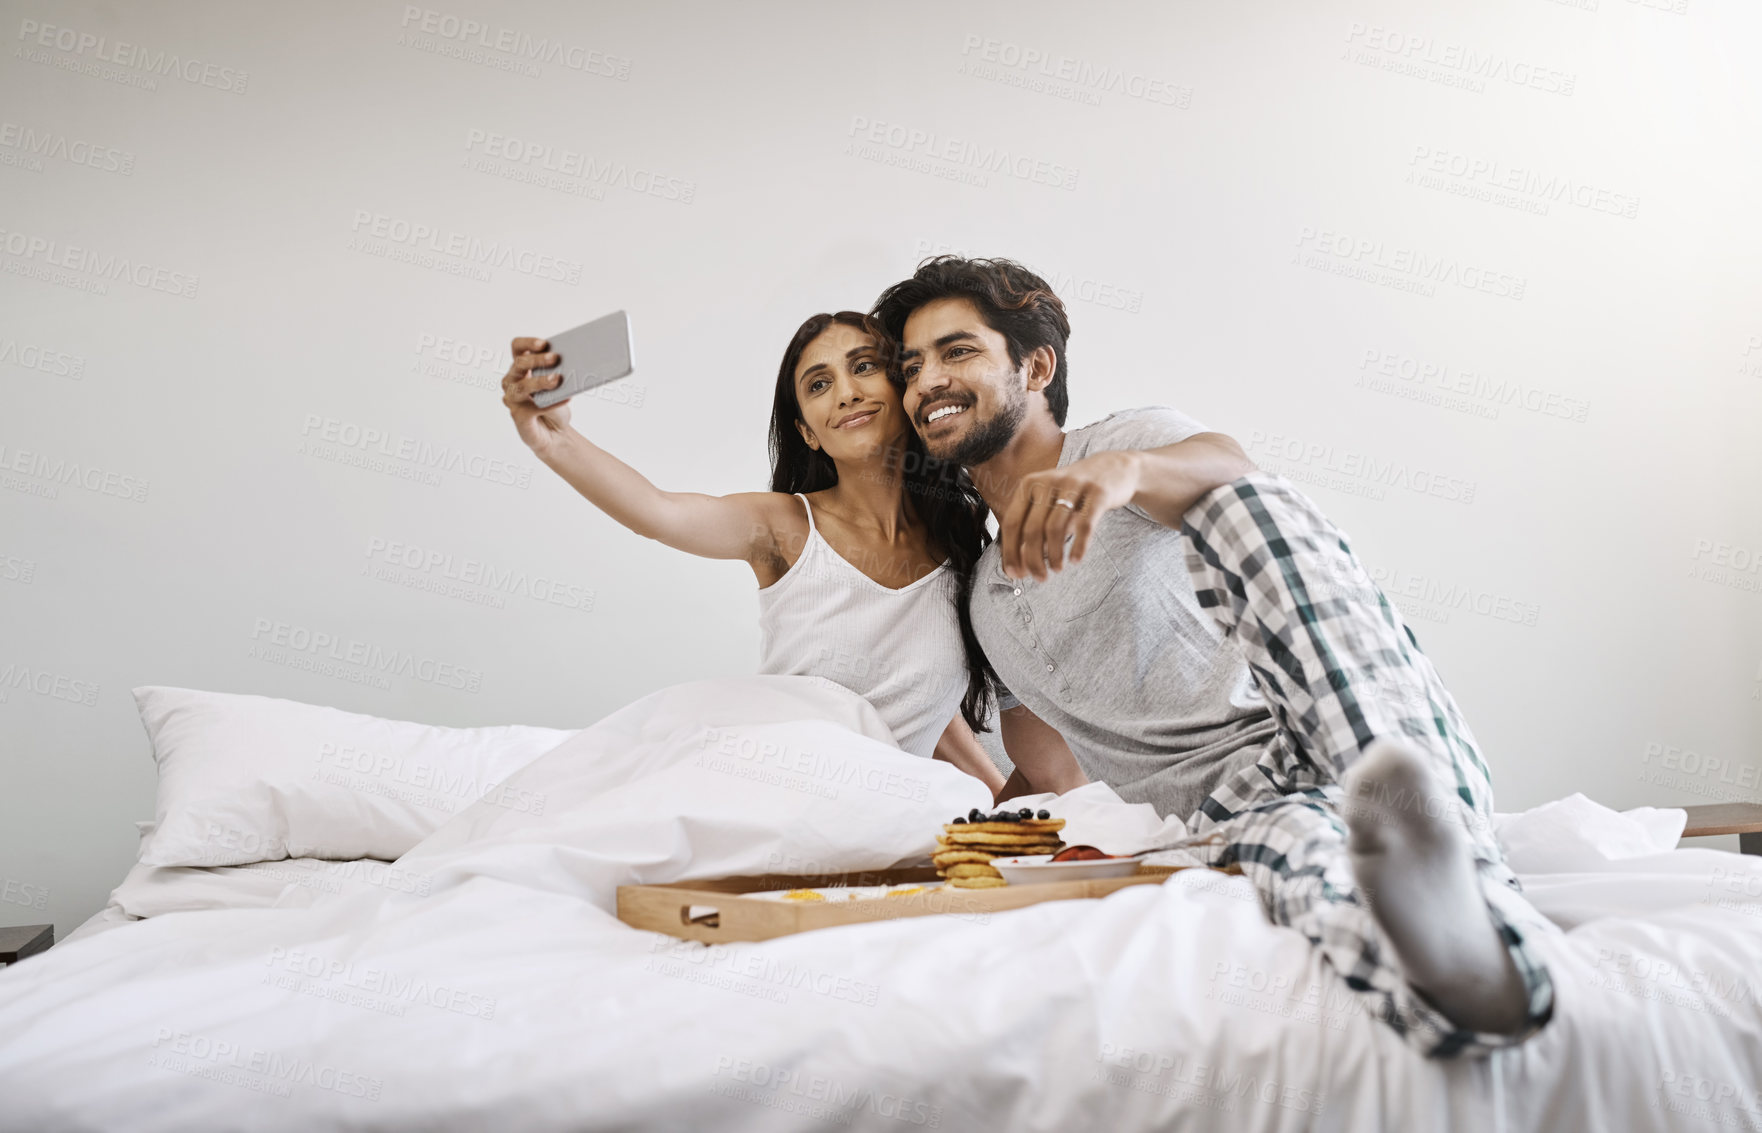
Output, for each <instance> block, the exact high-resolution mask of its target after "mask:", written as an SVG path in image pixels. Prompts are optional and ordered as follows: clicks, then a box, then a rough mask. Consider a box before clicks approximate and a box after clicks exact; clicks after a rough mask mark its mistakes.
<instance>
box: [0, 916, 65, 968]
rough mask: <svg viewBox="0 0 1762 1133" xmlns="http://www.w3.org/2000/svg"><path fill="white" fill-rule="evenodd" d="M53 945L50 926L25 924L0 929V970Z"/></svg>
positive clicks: (52, 929)
mask: <svg viewBox="0 0 1762 1133" xmlns="http://www.w3.org/2000/svg"><path fill="white" fill-rule="evenodd" d="M54 943H55V926H54V925H52V924H26V925H17V926H15V927H11V928H0V968H4V967H6V966H7V965H8V964H16V963H18V962H19V961H20V960H23V959H24V958H25V957H27V956H34V955H36V954H37V953H39V952H41V951H43V950H44V949H46V948H48V947H49V946H50V945H51V944H54Z"/></svg>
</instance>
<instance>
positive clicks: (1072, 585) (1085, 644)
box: [970, 405, 1276, 818]
mask: <svg viewBox="0 0 1762 1133" xmlns="http://www.w3.org/2000/svg"><path fill="white" fill-rule="evenodd" d="M1206 431H1207V430H1206V428H1205V426H1204V425H1201V424H1200V423H1199V422H1198V421H1195V420H1193V419H1192V418H1191V417H1188V416H1186V415H1185V414H1183V413H1179V412H1177V411H1176V410H1174V409H1170V408H1168V407H1167V406H1161V405H1157V406H1147V407H1144V408H1140V409H1126V410H1121V411H1120V412H1118V413H1112V414H1109V415H1108V416H1106V417H1104V418H1102V419H1101V420H1100V421H1097V422H1095V423H1094V424H1092V425H1086V426H1084V427H1083V428H1081V429H1073V430H1071V431H1070V432H1068V433H1066V434H1065V441H1064V450H1063V452H1061V453H1060V454H1059V459H1058V464H1059V467H1060V468H1063V467H1064V466H1065V465H1067V464H1070V463H1072V462H1073V461H1077V460H1081V459H1082V458H1083V457H1085V456H1088V455H1090V454H1091V453H1096V452H1105V451H1109V450H1116V449H1146V448H1160V447H1161V446H1163V445H1172V444H1174V443H1176V442H1177V441H1183V440H1186V439H1187V438H1188V437H1190V436H1192V435H1193V434H1195V433H1203V432H1206ZM973 580H974V581H973V597H972V603H971V607H970V608H971V611H972V616H973V630H974V632H975V633H976V634H977V636H978V638H979V644H980V646H981V647H983V648H984V650H985V655H986V656H987V657H988V658H989V659H990V661H991V664H992V667H993V668H995V669H996V670H997V675H998V676H999V677H1000V678H1002V680H1003V683H1004V684H1005V685H1007V686H1008V689H1009V694H1006V695H1005V696H1004V697H1003V700H1002V706H1003V707H1005V708H1008V707H1013V706H1014V705H1015V704H1016V703H1017V702H1018V701H1019V702H1020V703H1022V704H1026V705H1027V706H1028V708H1029V709H1030V710H1032V711H1033V712H1034V713H1035V714H1036V715H1037V716H1039V717H1040V718H1041V719H1042V720H1045V721H1046V722H1047V723H1048V724H1050V725H1052V726H1053V727H1054V728H1056V729H1058V731H1059V732H1060V733H1061V734H1062V735H1063V736H1064V738H1065V740H1066V742H1068V743H1069V744H1070V745H1071V751H1072V752H1073V753H1074V754H1075V755H1076V757H1077V762H1078V763H1079V764H1080V765H1081V766H1082V768H1083V771H1084V772H1085V773H1086V774H1087V775H1088V776H1089V777H1090V778H1091V779H1100V780H1102V781H1103V782H1105V783H1107V784H1108V785H1109V786H1111V787H1112V788H1113V789H1114V790H1115V791H1117V792H1118V793H1119V795H1120V797H1121V798H1123V799H1125V800H1126V801H1127V802H1144V803H1149V804H1151V805H1152V806H1154V807H1155V808H1156V812H1157V813H1158V814H1159V815H1169V814H1174V815H1177V816H1179V817H1181V818H1187V817H1189V816H1191V815H1192V814H1193V813H1194V812H1195V811H1196V810H1198V809H1199V804H1200V803H1201V802H1202V801H1204V799H1205V796H1206V795H1208V794H1210V793H1211V792H1212V790H1213V789H1214V788H1216V787H1217V785H1218V784H1219V783H1221V782H1222V781H1223V780H1224V779H1226V778H1228V777H1229V776H1230V775H1231V774H1232V773H1234V772H1235V771H1236V770H1237V769H1238V768H1240V767H1242V766H1245V765H1247V764H1250V763H1253V762H1254V761H1255V759H1257V758H1258V757H1259V755H1260V749H1261V747H1262V746H1263V745H1264V744H1265V743H1266V741H1267V740H1268V739H1270V738H1271V737H1272V735H1273V734H1274V731H1275V730H1276V725H1275V723H1274V721H1273V717H1272V714H1271V712H1270V711H1269V710H1268V708H1267V704H1266V700H1265V698H1263V697H1262V696H1261V694H1260V689H1259V688H1258V686H1256V684H1255V683H1254V677H1253V674H1251V673H1250V672H1249V671H1248V664H1247V662H1246V661H1245V660H1244V659H1243V656H1242V651H1241V648H1240V647H1239V645H1238V643H1237V641H1236V639H1235V638H1234V637H1225V636H1224V635H1223V631H1222V630H1221V629H1220V628H1219V627H1218V624H1217V622H1216V621H1215V620H1214V619H1213V617H1212V615H1211V614H1210V612H1209V611H1206V610H1203V609H1201V608H1200V607H1199V599H1198V598H1197V596H1195V594H1194V592H1193V578H1192V575H1190V574H1189V573H1188V571H1187V563H1186V554H1185V545H1184V544H1183V542H1182V536H1181V533H1180V532H1179V531H1176V530H1173V529H1171V528H1168V527H1164V526H1163V525H1162V524H1160V523H1158V522H1157V521H1156V520H1154V519H1152V518H1151V517H1150V515H1149V514H1148V513H1147V512H1145V510H1144V509H1143V508H1141V507H1139V506H1137V505H1136V504H1128V505H1126V506H1125V507H1122V508H1116V509H1115V510H1113V511H1110V512H1108V513H1107V514H1106V515H1104V516H1102V517H1101V519H1100V520H1099V521H1098V522H1097V523H1096V526H1095V531H1094V533H1093V534H1092V536H1091V538H1090V542H1089V550H1088V552H1087V553H1086V554H1085V555H1084V556H1083V561H1082V562H1080V563H1074V564H1073V563H1071V562H1069V561H1068V560H1067V561H1066V564H1065V567H1064V569H1063V570H1060V571H1058V572H1056V573H1053V574H1051V575H1049V576H1048V577H1047V579H1046V581H1045V582H1036V581H1035V580H1034V579H1033V578H1032V577H1027V578H1022V579H1011V578H1009V577H1007V576H1006V575H1005V574H1004V573H1003V565H1002V557H1001V555H1000V554H999V552H998V549H997V545H996V544H995V543H994V544H992V545H991V546H990V547H988V548H986V550H985V553H984V554H983V555H982V556H981V557H980V559H979V562H978V565H977V566H976V567H975V569H974V574H973Z"/></svg>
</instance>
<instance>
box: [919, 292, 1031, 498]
mask: <svg viewBox="0 0 1762 1133" xmlns="http://www.w3.org/2000/svg"><path fill="white" fill-rule="evenodd" d="M901 338H902V339H903V343H902V348H903V349H902V353H901V355H900V371H901V373H902V374H903V376H904V378H905V393H904V396H903V398H902V401H903V403H904V406H905V412H906V417H907V418H908V419H909V420H910V421H911V423H912V426H913V427H914V428H916V429H917V430H918V435H919V436H921V437H923V439H924V448H925V449H926V450H927V451H928V452H929V453H930V455H931V456H933V457H935V458H936V459H938V460H948V461H954V462H955V463H957V464H961V465H965V466H966V467H969V468H970V467H972V466H973V465H976V464H983V463H985V462H986V461H987V460H990V459H991V458H992V457H994V456H996V455H997V454H998V453H1000V452H1002V451H1003V450H1004V449H1005V448H1006V447H1007V446H1008V445H1009V443H1010V441H1011V440H1012V439H1014V437H1015V435H1016V430H1017V429H1018V428H1020V427H1021V424H1022V421H1023V419H1024V418H1026V417H1027V415H1028V388H1027V379H1026V377H1025V376H1024V375H1025V371H1026V363H1027V361H1028V360H1027V359H1023V362H1024V365H1023V366H1020V367H1018V366H1012V365H1010V360H1009V345H1008V344H1007V343H1006V342H1004V339H1003V335H1001V334H999V333H998V332H996V331H994V330H992V329H991V328H990V327H989V326H987V325H985V320H984V319H983V318H982V317H981V316H980V314H979V309H978V308H977V307H976V306H974V305H973V301H972V300H971V299H966V298H958V299H937V300H935V301H933V302H930V303H926V304H924V305H923V306H922V307H919V308H918V309H917V310H916V311H913V312H912V314H911V316H910V317H909V318H907V319H906V321H905V332H904V334H903V335H901Z"/></svg>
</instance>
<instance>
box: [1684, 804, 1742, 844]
mask: <svg viewBox="0 0 1762 1133" xmlns="http://www.w3.org/2000/svg"><path fill="white" fill-rule="evenodd" d="M1682 809H1684V810H1686V811H1688V812H1689V824H1688V826H1686V827H1685V828H1684V829H1683V832H1682V836H1683V837H1684V838H1699V837H1701V836H1702V835H1704V834H1736V835H1737V836H1738V852H1739V853H1740V854H1762V803H1715V804H1712V805H1709V806H1685V807H1683V808H1682Z"/></svg>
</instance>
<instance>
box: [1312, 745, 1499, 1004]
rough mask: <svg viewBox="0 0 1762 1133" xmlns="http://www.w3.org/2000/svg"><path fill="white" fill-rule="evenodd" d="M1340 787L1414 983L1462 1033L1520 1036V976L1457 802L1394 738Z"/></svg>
mask: <svg viewBox="0 0 1762 1133" xmlns="http://www.w3.org/2000/svg"><path fill="white" fill-rule="evenodd" d="M1341 786H1342V787H1344V788H1345V791H1346V800H1345V803H1344V807H1343V809H1344V811H1345V819H1346V827H1347V829H1348V830H1349V831H1350V833H1351V836H1350V838H1349V839H1348V840H1347V849H1348V850H1349V851H1350V852H1351V854H1352V868H1353V872H1354V874H1355V875H1356V876H1357V878H1358V884H1359V886H1360V888H1361V889H1362V891H1363V893H1362V895H1363V897H1364V898H1365V901H1366V903H1367V904H1369V905H1370V910H1371V914H1372V915H1373V916H1375V917H1376V920H1377V923H1378V924H1379V925H1381V926H1382V928H1383V933H1384V934H1385V935H1386V936H1387V937H1388V938H1389V943H1390V944H1392V945H1394V947H1395V954H1396V955H1397V956H1398V957H1400V960H1401V968H1402V970H1403V972H1405V973H1406V975H1407V980H1408V982H1409V983H1410V984H1412V985H1413V986H1414V987H1415V988H1417V989H1418V990H1420V991H1421V992H1423V993H1424V994H1425V997H1426V998H1427V999H1429V1000H1430V1001H1431V1002H1432V1003H1433V1004H1435V1005H1436V1006H1437V1008H1438V1010H1440V1011H1442V1012H1443V1013H1444V1015H1445V1016H1446V1017H1447V1018H1449V1019H1450V1021H1451V1022H1453V1023H1455V1024H1456V1025H1457V1026H1459V1027H1463V1028H1466V1029H1468V1030H1471V1031H1482V1032H1487V1033H1491V1034H1501V1035H1509V1034H1515V1033H1517V1032H1518V1031H1520V1030H1522V1029H1523V1026H1524V1023H1525V1021H1526V1019H1527V1018H1528V1015H1529V1009H1528V999H1527V996H1526V995H1525V992H1524V986H1523V979H1522V977H1520V976H1519V975H1518V972H1517V969H1516V967H1515V966H1513V964H1512V963H1511V957H1510V956H1509V955H1508V954H1507V952H1506V950H1505V945H1504V942H1503V941H1502V940H1501V939H1500V937H1499V931H1498V929H1497V928H1495V927H1494V925H1493V921H1492V918H1491V916H1490V915H1489V914H1488V911H1487V902H1486V898H1485V897H1484V896H1482V894H1481V889H1480V884H1479V881H1478V880H1477V878H1476V876H1475V867H1474V858H1473V855H1472V853H1471V851H1470V846H1469V841H1468V837H1467V835H1466V834H1465V833H1464V832H1463V830H1462V826H1461V820H1460V818H1459V817H1458V813H1457V808H1456V805H1455V796H1454V795H1453V794H1448V793H1446V792H1444V790H1443V789H1442V788H1441V787H1440V786H1439V785H1438V784H1437V783H1436V782H1435V781H1434V779H1433V776H1432V774H1431V771H1430V769H1429V768H1428V767H1427V766H1426V762H1425V759H1424V757H1423V756H1421V755H1420V754H1418V753H1417V752H1415V751H1414V750H1413V749H1412V748H1410V747H1408V746H1407V745H1406V744H1404V743H1401V742H1399V741H1396V740H1390V739H1378V740H1373V741H1372V742H1371V744H1370V745H1369V746H1368V747H1366V748H1365V750H1364V754H1363V755H1362V756H1360V757H1359V759H1358V761H1357V762H1355V763H1354V764H1353V765H1352V766H1351V768H1349V769H1348V771H1347V773H1346V776H1345V778H1344V779H1343V780H1342V782H1341ZM1428 804H1429V805H1428ZM1428 811H1429V812H1430V813H1428ZM1434 815H1435V816H1436V817H1433V816H1434Z"/></svg>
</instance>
